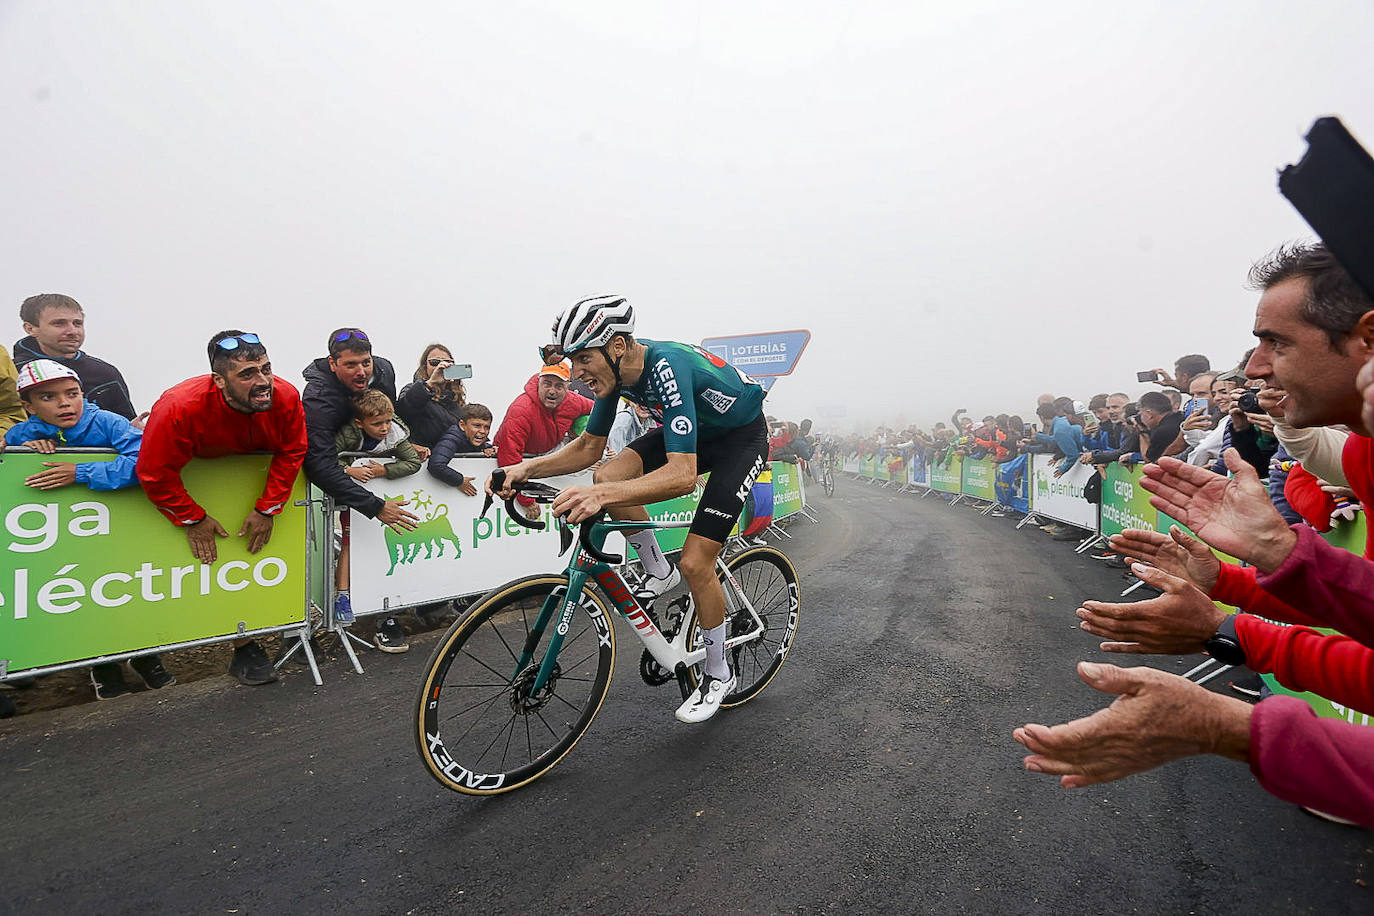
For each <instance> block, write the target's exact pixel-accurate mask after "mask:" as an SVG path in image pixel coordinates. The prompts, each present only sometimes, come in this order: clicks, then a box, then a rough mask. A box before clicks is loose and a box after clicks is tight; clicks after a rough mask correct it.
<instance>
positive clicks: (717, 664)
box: [701, 623, 730, 681]
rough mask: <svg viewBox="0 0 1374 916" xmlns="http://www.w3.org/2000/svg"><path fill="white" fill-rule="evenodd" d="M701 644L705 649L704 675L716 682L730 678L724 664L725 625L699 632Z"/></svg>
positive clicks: (728, 670) (728, 669)
mask: <svg viewBox="0 0 1374 916" xmlns="http://www.w3.org/2000/svg"><path fill="white" fill-rule="evenodd" d="M701 644H702V645H703V646H705V647H706V673H707V674H708V675H710V676H711V677H713V678H715V679H716V680H718V681H723V680H725V679H726V678H728V677H729V676H730V666H729V665H728V664H726V662H725V624H724V623H722V624H721V625H720V626H718V627H711V629H709V630H702V631H701Z"/></svg>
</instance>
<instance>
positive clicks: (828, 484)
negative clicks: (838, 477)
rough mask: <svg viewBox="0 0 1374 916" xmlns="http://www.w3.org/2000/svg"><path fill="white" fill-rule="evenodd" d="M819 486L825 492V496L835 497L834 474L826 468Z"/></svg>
mask: <svg viewBox="0 0 1374 916" xmlns="http://www.w3.org/2000/svg"><path fill="white" fill-rule="evenodd" d="M821 486H822V488H824V490H825V495H826V496H834V495H835V472H834V471H832V470H830V468H829V467H827V468H826V469H825V471H824V473H823V475H822V477H821Z"/></svg>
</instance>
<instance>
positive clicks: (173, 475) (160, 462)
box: [137, 395, 205, 525]
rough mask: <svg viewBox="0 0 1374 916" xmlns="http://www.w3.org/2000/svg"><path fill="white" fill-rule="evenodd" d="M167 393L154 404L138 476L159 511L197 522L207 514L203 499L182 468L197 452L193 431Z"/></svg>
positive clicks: (174, 518) (179, 522)
mask: <svg viewBox="0 0 1374 916" xmlns="http://www.w3.org/2000/svg"><path fill="white" fill-rule="evenodd" d="M165 398H166V396H165V395H164V397H163V398H160V399H159V400H158V402H157V403H156V404H154V405H153V410H152V413H151V415H150V416H149V417H148V423H147V425H146V426H145V427H144V428H143V445H142V447H141V448H140V449H139V452H138V465H137V470H138V480H139V482H140V483H141V484H143V492H144V493H146V494H148V499H149V501H151V502H152V504H153V505H154V506H156V507H157V509H158V511H159V512H161V513H162V514H163V515H165V516H167V517H168V518H169V519H171V520H172V522H173V523H174V524H177V525H194V524H195V523H196V522H198V521H200V520H201V519H203V518H205V510H204V509H203V508H201V505H200V503H198V502H196V501H195V500H194V499H192V498H191V494H190V493H188V492H186V486H185V484H183V483H182V481H181V469H182V468H184V467H186V464H187V462H189V461H190V460H191V456H192V454H193V441H192V437H191V436H190V434H189V433H190V431H189V430H187V429H186V428H185V426H184V422H183V417H182V415H181V412H180V411H179V410H178V409H177V405H175V404H173V403H170V402H168V401H167V400H166V399H165Z"/></svg>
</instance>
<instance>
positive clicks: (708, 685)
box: [674, 671, 739, 724]
mask: <svg viewBox="0 0 1374 916" xmlns="http://www.w3.org/2000/svg"><path fill="white" fill-rule="evenodd" d="M738 683H739V681H738V679H736V677H735V672H733V671H731V672H730V678H729V680H724V681H722V680H720V679H719V678H714V677H711V675H709V674H707V675H705V676H703V677H702V679H701V685H700V686H699V687H697V689H696V690H694V691H692V695H691V696H689V697H688V698H687V699H686V701H685V702H684V703H683V704H682V705H681V706H679V707H678V708H677V712H676V713H674V715H675V716H677V720H678V721H679V722H687V723H688V724H695V723H697V722H705V721H706V720H707V719H709V718H711V717H712V716H714V715H715V714H716V713H718V712H720V704H721V701H722V700H724V699H725V698H726V697H727V696H729V695H730V692H731V691H732V690H734V689H735V685H736V684H738Z"/></svg>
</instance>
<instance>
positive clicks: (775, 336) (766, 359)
mask: <svg viewBox="0 0 1374 916" xmlns="http://www.w3.org/2000/svg"><path fill="white" fill-rule="evenodd" d="M810 342H811V332H810V331H804V330H802V331H772V332H769V333H766V334H737V335H734V336H731V337H708V338H706V339H705V340H703V341H702V342H701V347H702V349H703V350H705V351H706V352H708V353H710V354H711V355H713V356H718V357H720V358H721V359H723V360H725V361H726V362H727V363H729V364H730V365H732V366H734V367H735V368H736V369H738V370H739V371H741V372H743V373H744V374H745V375H747V376H749V377H751V378H767V377H769V376H775V375H790V374H791V372H792V370H793V369H795V368H796V367H797V362H798V361H799V360H800V359H801V355H802V351H803V350H805V349H806V345H807V344H808V343H810Z"/></svg>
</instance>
